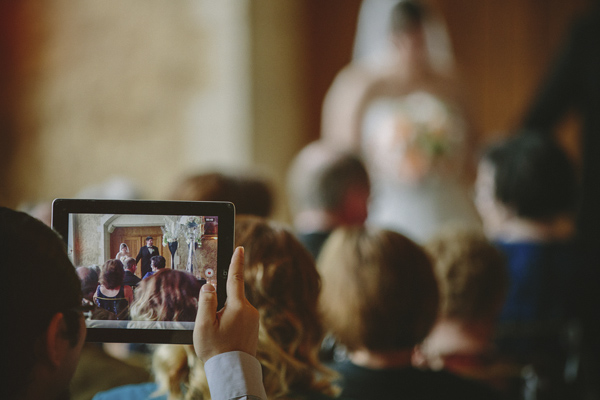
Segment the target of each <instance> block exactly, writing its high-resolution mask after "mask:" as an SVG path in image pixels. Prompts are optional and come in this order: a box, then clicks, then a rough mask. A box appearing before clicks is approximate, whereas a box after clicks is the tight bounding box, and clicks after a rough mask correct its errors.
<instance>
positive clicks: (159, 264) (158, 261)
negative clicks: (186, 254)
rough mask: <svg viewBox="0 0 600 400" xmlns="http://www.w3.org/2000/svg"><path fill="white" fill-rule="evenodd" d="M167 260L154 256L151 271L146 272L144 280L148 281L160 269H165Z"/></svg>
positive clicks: (151, 260) (151, 261)
mask: <svg viewBox="0 0 600 400" xmlns="http://www.w3.org/2000/svg"><path fill="white" fill-rule="evenodd" d="M166 265H167V260H165V258H164V257H163V256H154V257H152V258H151V259H150V271H148V272H146V275H144V277H143V278H142V279H146V278H148V277H149V276H152V275H154V273H155V272H156V271H158V270H159V269H162V268H165V266H166Z"/></svg>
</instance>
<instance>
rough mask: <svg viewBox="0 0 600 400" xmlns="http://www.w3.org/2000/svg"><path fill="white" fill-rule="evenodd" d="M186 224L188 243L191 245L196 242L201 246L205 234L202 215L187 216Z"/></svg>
mask: <svg viewBox="0 0 600 400" xmlns="http://www.w3.org/2000/svg"><path fill="white" fill-rule="evenodd" d="M184 226H185V227H186V228H187V232H186V238H185V241H186V243H187V244H188V245H189V244H191V243H193V242H195V243H197V244H198V246H201V245H202V235H203V234H204V221H203V219H202V217H191V216H190V217H187V219H186V221H185V223H184Z"/></svg>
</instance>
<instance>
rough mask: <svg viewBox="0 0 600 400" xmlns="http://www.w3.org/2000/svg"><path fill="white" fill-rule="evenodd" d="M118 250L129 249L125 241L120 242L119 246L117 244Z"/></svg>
mask: <svg viewBox="0 0 600 400" xmlns="http://www.w3.org/2000/svg"><path fill="white" fill-rule="evenodd" d="M119 250H120V251H125V252H127V251H129V247H128V246H127V243H121V246H119Z"/></svg>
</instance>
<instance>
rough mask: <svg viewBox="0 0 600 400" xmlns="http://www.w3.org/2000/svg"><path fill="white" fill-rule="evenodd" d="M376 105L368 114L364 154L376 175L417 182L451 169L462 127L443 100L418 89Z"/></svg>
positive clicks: (462, 133) (456, 116)
mask: <svg viewBox="0 0 600 400" xmlns="http://www.w3.org/2000/svg"><path fill="white" fill-rule="evenodd" d="M377 106H378V105H377V104H375V105H374V106H373V109H372V110H371V112H370V114H369V115H368V116H367V118H368V119H367V122H366V128H367V132H366V153H367V157H368V158H369V159H370V160H371V162H372V164H373V165H374V167H375V168H376V170H377V173H378V174H383V175H387V176H390V175H391V176H394V177H396V178H400V179H401V180H403V181H407V182H418V181H419V180H421V179H422V178H424V177H425V176H426V175H427V174H429V173H431V172H433V171H436V172H438V173H446V172H447V170H448V169H451V168H449V165H448V161H449V160H450V159H452V158H453V157H455V156H456V155H457V153H458V149H459V148H460V147H461V145H462V144H463V142H464V139H465V138H464V132H465V126H464V122H463V120H462V118H460V116H459V115H458V114H456V113H454V112H453V111H452V110H451V109H450V108H449V107H448V105H447V104H446V103H445V102H443V101H442V100H440V99H439V98H437V97H435V96H433V95H431V94H430V93H427V92H423V91H419V92H414V93H411V94H409V95H407V96H405V97H403V98H401V99H398V100H397V101H394V102H393V103H392V104H389V99H387V103H384V102H381V104H379V108H377ZM369 128H370V130H369Z"/></svg>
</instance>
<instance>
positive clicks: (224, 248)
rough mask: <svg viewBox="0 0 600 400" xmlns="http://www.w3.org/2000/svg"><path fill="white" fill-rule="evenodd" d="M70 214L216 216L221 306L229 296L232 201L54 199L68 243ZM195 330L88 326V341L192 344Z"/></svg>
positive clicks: (56, 220) (57, 222) (55, 221)
mask: <svg viewBox="0 0 600 400" xmlns="http://www.w3.org/2000/svg"><path fill="white" fill-rule="evenodd" d="M69 214H121V215H128V214H133V215H167V216H168V215H190V216H217V217H218V218H219V234H218V238H217V240H218V242H217V299H218V309H221V308H222V307H223V305H224V304H225V300H226V298H227V292H226V283H227V273H228V270H229V263H230V261H231V256H232V254H233V248H234V225H235V206H234V205H233V203H230V202H223V201H217V202H208V201H159V200H91V199H63V198H60V199H55V200H54V201H53V203H52V228H53V229H54V230H55V231H56V232H58V233H59V234H60V235H61V236H62V238H63V240H64V241H65V243H66V244H68V243H67V241H68V237H69ZM192 339H193V329H136V328H125V329H123V328H96V327H88V329H87V338H86V340H87V341H88V342H116V343H171V344H192V343H193V340H192Z"/></svg>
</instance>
